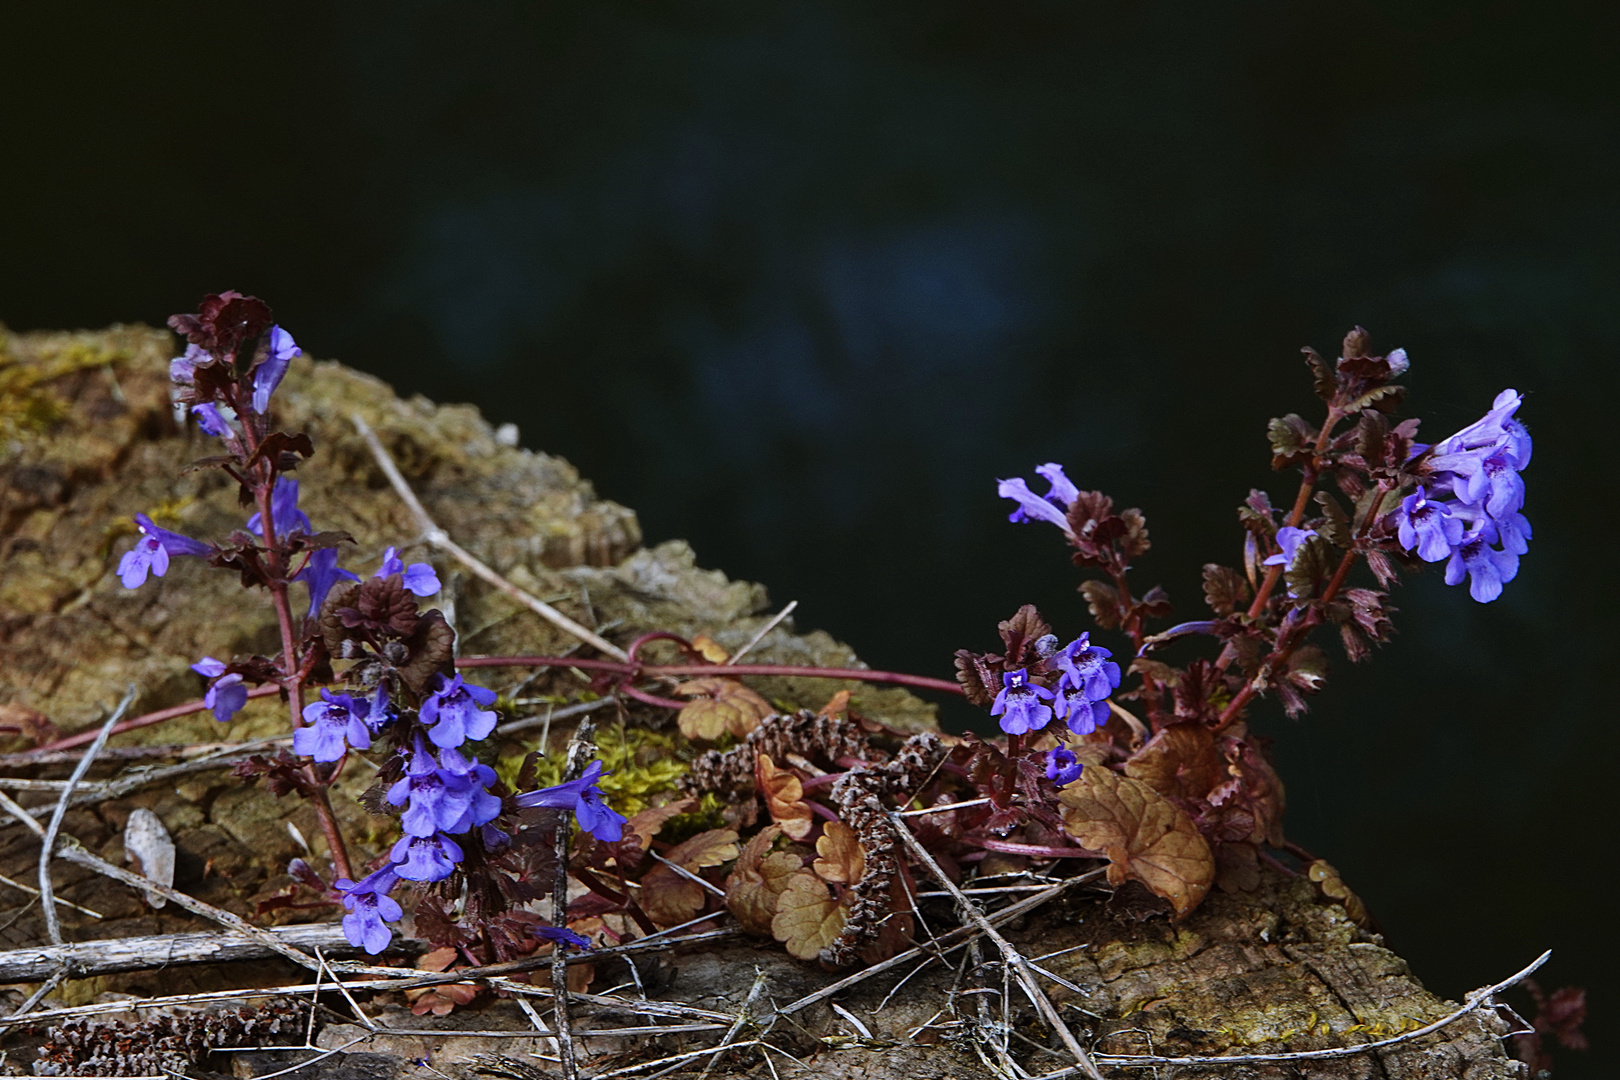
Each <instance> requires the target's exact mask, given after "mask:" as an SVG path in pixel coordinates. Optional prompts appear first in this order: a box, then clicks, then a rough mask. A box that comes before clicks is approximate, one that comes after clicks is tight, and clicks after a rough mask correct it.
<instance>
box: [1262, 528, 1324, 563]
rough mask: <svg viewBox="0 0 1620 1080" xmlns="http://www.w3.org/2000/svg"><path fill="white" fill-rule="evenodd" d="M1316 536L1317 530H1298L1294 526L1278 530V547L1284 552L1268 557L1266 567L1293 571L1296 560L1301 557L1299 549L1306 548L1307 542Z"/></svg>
mask: <svg viewBox="0 0 1620 1080" xmlns="http://www.w3.org/2000/svg"><path fill="white" fill-rule="evenodd" d="M1315 535H1316V530H1315V529H1296V528H1294V526H1292V525H1284V526H1283V527H1282V528H1280V529H1278V530H1277V546H1278V547H1280V548H1282V551H1280V552H1278V553H1277V554H1276V555H1271V556H1268V557H1267V558H1266V561H1265V565H1266V566H1281V567H1282V568H1284V569H1285V570H1292V569H1293V568H1294V560H1295V559H1297V558H1298V557H1299V549H1300V548H1302V547H1304V546H1305V541H1307V540H1309V539H1310V538H1311V537H1313V536H1315Z"/></svg>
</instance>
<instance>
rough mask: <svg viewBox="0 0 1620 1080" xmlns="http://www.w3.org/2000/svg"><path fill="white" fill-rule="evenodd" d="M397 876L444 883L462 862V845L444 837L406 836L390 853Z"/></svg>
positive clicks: (441, 834) (438, 835)
mask: <svg viewBox="0 0 1620 1080" xmlns="http://www.w3.org/2000/svg"><path fill="white" fill-rule="evenodd" d="M388 857H389V858H390V859H392V860H393V861H394V873H396V874H398V875H399V876H400V877H402V878H404V879H405V880H406V881H443V880H444V879H445V878H447V877H449V876H450V874H451V872H452V871H453V870H455V868H456V864H457V863H459V862H460V861H461V860H462V858H463V855H462V851H461V845H460V844H458V843H456V842H455V841H454V840H452V839H450V838H449V837H448V836H445V835H444V834H443V833H439V834H436V835H434V836H425V837H424V836H402V837H400V838H399V843H397V844H395V845H394V849H393V850H392V851H390V852H389V853H388Z"/></svg>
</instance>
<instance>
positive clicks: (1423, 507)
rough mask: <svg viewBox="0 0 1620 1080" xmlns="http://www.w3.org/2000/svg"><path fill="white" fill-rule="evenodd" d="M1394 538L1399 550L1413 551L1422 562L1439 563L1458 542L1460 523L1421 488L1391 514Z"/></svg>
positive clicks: (1460, 521)
mask: <svg viewBox="0 0 1620 1080" xmlns="http://www.w3.org/2000/svg"><path fill="white" fill-rule="evenodd" d="M1395 528H1396V535H1397V537H1398V538H1399V539H1400V542H1401V547H1403V548H1405V549H1406V550H1407V551H1416V552H1417V557H1418V558H1420V559H1422V560H1423V561H1424V562H1439V561H1440V560H1441V559H1444V558H1446V557H1447V556H1448V555H1450V554H1451V549H1452V547H1453V546H1455V545H1456V544H1459V543H1461V542H1462V534H1463V523H1462V520H1461V519H1460V518H1457V517H1453V516H1452V513H1451V510H1450V509H1449V508H1448V507H1447V506H1446V505H1445V504H1444V503H1437V502H1430V501H1429V496H1428V492H1427V491H1426V490H1424V488H1423V485H1421V484H1419V485H1418V489H1417V490H1416V491H1414V492H1413V493H1412V494H1410V495H1408V496H1407V497H1406V498H1404V499H1402V500H1401V506H1400V509H1399V510H1396V511H1395Z"/></svg>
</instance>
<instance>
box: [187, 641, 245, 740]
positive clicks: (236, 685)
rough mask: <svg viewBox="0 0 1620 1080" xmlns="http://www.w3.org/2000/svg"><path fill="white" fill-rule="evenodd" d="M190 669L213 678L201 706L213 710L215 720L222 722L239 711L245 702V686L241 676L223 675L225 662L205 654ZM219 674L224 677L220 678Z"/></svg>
mask: <svg viewBox="0 0 1620 1080" xmlns="http://www.w3.org/2000/svg"><path fill="white" fill-rule="evenodd" d="M191 670H192V671H195V672H196V673H197V674H199V675H203V676H206V677H207V678H210V679H213V680H214V684H213V685H212V686H210V687H209V688H208V693H207V694H206V695H204V697H203V707H204V708H205V709H211V710H213V713H214V719H215V720H218V721H219V722H220V723H222V724H223V723H225V722H226V721H228V720H230V718H231V717H233V716H235V715H236V714H237V713H239V712H241V711H242V706H244V705H246V704H247V687H246V686H244V685H243V684H242V676H240V675H234V674H233V675H225V664H224V663H223V662H222V661H219V660H215V659H214V658H213V657H212V656H205V657H203V658H202V659H201V660H199V661H197V662H196V663H195V664H192V665H191ZM221 675H224V676H225V677H224V678H220V676H221Z"/></svg>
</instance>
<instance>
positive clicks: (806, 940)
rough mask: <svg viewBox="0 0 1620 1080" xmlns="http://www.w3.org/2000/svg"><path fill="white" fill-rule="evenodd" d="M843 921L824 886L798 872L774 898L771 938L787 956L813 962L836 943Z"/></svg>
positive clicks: (840, 908) (805, 872)
mask: <svg viewBox="0 0 1620 1080" xmlns="http://www.w3.org/2000/svg"><path fill="white" fill-rule="evenodd" d="M844 918H845V911H844V907H843V905H842V904H840V903H839V902H838V900H837V899H836V898H835V897H834V896H833V895H832V892H831V890H829V889H828V888H827V883H826V882H824V881H822V880H821V879H820V878H818V877H816V875H815V874H813V873H811V872H810V871H809V870H799V871H797V872H795V873H794V874H793V875H792V876H791V877H789V878H788V881H787V887H786V888H784V889H783V890H782V892H781V894H780V895H778V896H777V898H776V917H775V918H773V919H772V920H771V934H772V935H773V936H774V937H775V938H776V940H777V941H780V942H781V943H782V944H783V945H785V946H787V951H788V954H789V955H791V956H796V957H798V958H799V959H800V960H814V959H815V958H816V957H817V956H819V955H820V954H821V950H822V949H825V948H827V947H828V946H829V945H831V944H832V943H833V942H834V941H837V940H838V935H839V933H840V932H842V931H843V929H844Z"/></svg>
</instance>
